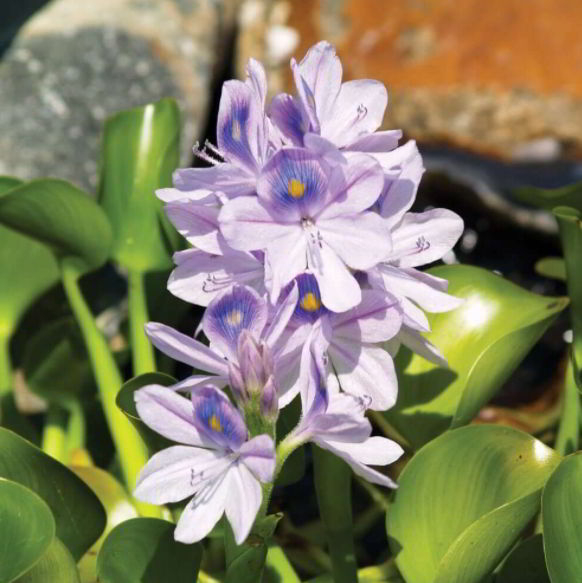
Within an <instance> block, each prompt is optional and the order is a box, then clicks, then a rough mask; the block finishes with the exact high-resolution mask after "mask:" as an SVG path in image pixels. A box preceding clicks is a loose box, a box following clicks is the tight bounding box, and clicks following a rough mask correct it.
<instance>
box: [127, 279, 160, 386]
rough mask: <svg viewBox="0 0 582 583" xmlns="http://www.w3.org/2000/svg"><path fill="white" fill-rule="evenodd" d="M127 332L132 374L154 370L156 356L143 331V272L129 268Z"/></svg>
mask: <svg viewBox="0 0 582 583" xmlns="http://www.w3.org/2000/svg"><path fill="white" fill-rule="evenodd" d="M127 281H128V286H129V288H128V292H127V293H128V306H129V334H130V340H131V355H132V364H133V374H134V375H135V376H137V375H140V374H144V373H147V372H155V370H156V358H155V355H154V349H153V346H152V344H151V342H150V341H149V340H148V337H147V336H146V333H145V325H146V323H147V322H148V320H149V317H148V307H147V298H146V291H145V274H144V273H143V272H141V271H136V270H133V269H130V270H129V272H128V274H127Z"/></svg>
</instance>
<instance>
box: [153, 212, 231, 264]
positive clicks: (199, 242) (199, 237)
mask: <svg viewBox="0 0 582 583" xmlns="http://www.w3.org/2000/svg"><path fill="white" fill-rule="evenodd" d="M164 211H165V213H166V215H167V217H168V219H169V220H170V222H171V223H172V224H173V225H174V227H176V230H177V231H178V233H180V235H182V236H183V237H185V238H186V240H187V241H188V243H190V244H191V245H193V246H194V247H196V248H198V249H201V250H202V251H206V252H207V253H214V254H216V255H220V254H221V253H222V249H223V248H224V246H225V241H224V238H223V236H222V235H221V234H220V231H219V230H218V213H219V212H220V207H219V206H218V205H207V204H198V203H194V202H173V203H168V204H166V206H165V207H164Z"/></svg>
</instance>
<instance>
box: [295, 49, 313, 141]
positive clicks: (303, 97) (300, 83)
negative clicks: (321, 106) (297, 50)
mask: <svg viewBox="0 0 582 583" xmlns="http://www.w3.org/2000/svg"><path fill="white" fill-rule="evenodd" d="M291 73H292V74H293V81H294V83H295V88H296V89H297V95H298V97H299V100H300V103H301V108H302V110H303V115H304V117H305V118H306V119H307V120H308V121H309V130H310V131H312V132H319V120H318V119H317V112H316V110H315V107H316V106H315V97H314V96H313V91H312V90H311V87H309V85H308V83H307V81H306V80H305V79H304V78H303V77H302V76H301V72H300V71H299V66H298V65H297V61H295V59H291Z"/></svg>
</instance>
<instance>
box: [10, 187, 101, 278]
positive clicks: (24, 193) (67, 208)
mask: <svg viewBox="0 0 582 583" xmlns="http://www.w3.org/2000/svg"><path fill="white" fill-rule="evenodd" d="M0 224H3V225H5V226H7V227H10V228H11V229H14V230H16V231H20V232H21V233H23V234H25V235H27V236H29V237H31V238H32V239H35V240H37V241H40V242H41V243H45V244H46V245H48V246H49V247H51V249H52V250H53V252H54V253H55V254H56V255H57V257H75V258H77V259H79V260H80V261H82V262H83V265H84V267H85V268H86V269H89V270H91V269H96V268H97V267H100V266H101V265H102V264H103V263H104V262H105V261H106V260H107V259H108V257H109V252H110V250H111V243H112V233H111V226H110V225H109V220H108V219H107V215H106V214H105V213H104V212H103V209H101V208H100V207H99V205H98V204H97V203H96V202H95V201H94V200H93V199H91V198H90V197H89V195H87V194H86V193H84V192H83V191H82V190H79V189H78V188H77V187H75V186H73V185H72V184H70V183H68V182H65V181H64V180H57V179H54V178H45V179H41V180H32V181H30V182H27V183H25V184H23V185H21V186H19V187H17V188H13V189H12V190H10V191H9V192H8V193H6V194H5V195H4V196H2V197H0Z"/></svg>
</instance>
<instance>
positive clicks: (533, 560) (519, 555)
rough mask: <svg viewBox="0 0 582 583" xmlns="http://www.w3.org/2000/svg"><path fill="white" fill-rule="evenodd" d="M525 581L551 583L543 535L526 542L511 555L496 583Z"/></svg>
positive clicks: (520, 544) (519, 545)
mask: <svg viewBox="0 0 582 583" xmlns="http://www.w3.org/2000/svg"><path fill="white" fill-rule="evenodd" d="M524 581H527V583H550V577H549V575H548V570H547V569H546V561H545V558H544V542H543V536H542V535H541V534H536V535H534V536H532V537H530V538H528V539H526V540H524V541H523V542H521V543H519V544H518V545H517V546H516V547H515V548H514V549H513V550H512V551H511V553H509V556H508V557H507V559H506V560H505V562H504V563H503V566H502V567H501V569H500V571H499V573H498V575H497V579H496V580H495V583H523V582H524Z"/></svg>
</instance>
